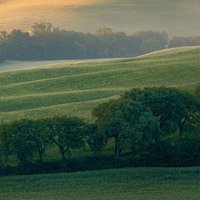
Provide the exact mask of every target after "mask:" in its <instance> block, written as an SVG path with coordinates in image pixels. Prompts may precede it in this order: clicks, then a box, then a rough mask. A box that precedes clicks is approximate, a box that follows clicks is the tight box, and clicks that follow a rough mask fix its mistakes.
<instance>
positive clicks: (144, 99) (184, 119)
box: [124, 87, 200, 135]
mask: <svg viewBox="0 0 200 200" xmlns="http://www.w3.org/2000/svg"><path fill="white" fill-rule="evenodd" d="M124 98H125V99H127V98H128V99H131V100H132V101H136V102H141V103H142V104H143V105H145V106H146V107H148V108H149V109H150V110H151V112H152V113H153V115H154V116H157V117H159V121H160V128H161V131H162V133H163V134H167V133H173V132H175V131H177V130H178V131H179V134H180V135H181V134H182V133H183V131H184V127H185V125H186V123H190V121H191V120H192V119H193V118H194V117H195V116H198V115H199V113H200V102H199V100H198V99H197V98H196V97H195V96H192V95H190V94H188V93H186V92H181V91H179V90H177V89H174V88H163V87H161V88H145V89H133V90H132V91H130V92H127V93H126V94H125V96H124Z"/></svg>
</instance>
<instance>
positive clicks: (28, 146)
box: [0, 120, 35, 165]
mask: <svg viewBox="0 0 200 200" xmlns="http://www.w3.org/2000/svg"><path fill="white" fill-rule="evenodd" d="M29 125H30V121H26V120H25V121H20V122H13V123H11V124H4V125H2V126H1V129H0V133H1V134H0V140H1V144H2V145H1V148H2V154H3V155H4V157H5V158H6V160H7V159H8V157H9V156H14V157H16V158H17V159H18V161H19V164H20V165H24V164H26V163H27V162H28V161H30V160H31V158H32V157H33V155H34V152H35V148H34V144H33V142H32V140H31V138H30V131H31V129H30V126H29Z"/></svg>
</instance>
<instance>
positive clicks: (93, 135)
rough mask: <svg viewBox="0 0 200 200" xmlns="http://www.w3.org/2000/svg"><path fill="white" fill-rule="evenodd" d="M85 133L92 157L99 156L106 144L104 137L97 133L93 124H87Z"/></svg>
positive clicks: (96, 128)
mask: <svg viewBox="0 0 200 200" xmlns="http://www.w3.org/2000/svg"><path fill="white" fill-rule="evenodd" d="M87 132H88V137H87V143H88V145H89V147H90V150H91V151H92V152H93V153H94V155H98V154H100V153H101V151H102V148H103V147H104V146H105V144H106V136H105V135H104V134H102V133H100V132H99V130H98V127H97V126H96V125H95V124H88V130H87Z"/></svg>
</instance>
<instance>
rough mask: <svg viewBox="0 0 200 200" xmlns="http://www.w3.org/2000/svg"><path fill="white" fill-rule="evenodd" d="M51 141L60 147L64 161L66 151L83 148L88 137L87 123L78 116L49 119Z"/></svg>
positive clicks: (68, 152)
mask: <svg viewBox="0 0 200 200" xmlns="http://www.w3.org/2000/svg"><path fill="white" fill-rule="evenodd" d="M49 124H50V131H51V137H50V138H51V141H52V142H53V143H54V144H55V145H56V146H57V147H58V149H59V152H60V154H61V158H62V160H63V161H65V160H66V157H65V155H66V153H67V154H68V155H70V154H71V151H72V150H73V149H80V148H83V147H84V145H85V138H86V131H87V128H86V123H85V122H84V121H83V120H81V119H78V118H61V117H60V118H54V119H51V120H50V121H49Z"/></svg>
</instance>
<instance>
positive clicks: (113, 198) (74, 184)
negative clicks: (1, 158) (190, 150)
mask: <svg viewBox="0 0 200 200" xmlns="http://www.w3.org/2000/svg"><path fill="white" fill-rule="evenodd" d="M199 174H200V169H199V168H136V169H134V168H127V169H116V170H103V171H93V172H78V173H72V174H49V175H33V176H11V177H1V179H0V199H1V200H27V199H28V200H55V199H58V200H79V199H81V200H122V199H126V200H133V199H134V200H177V199H181V200H199V196H200V176H199Z"/></svg>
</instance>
